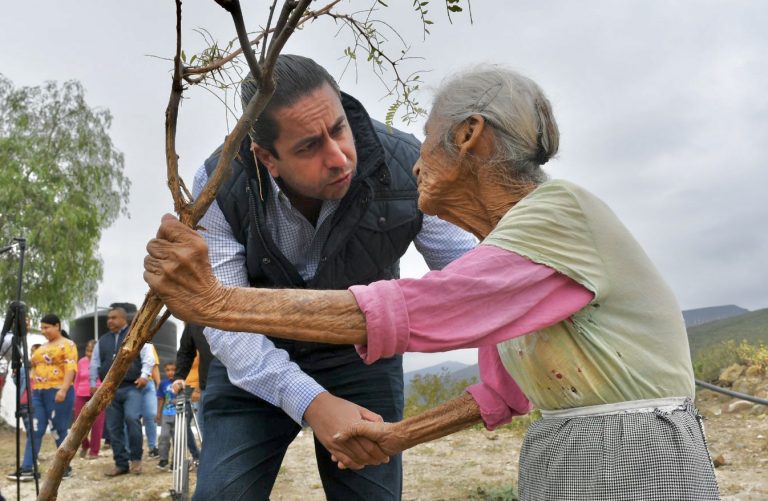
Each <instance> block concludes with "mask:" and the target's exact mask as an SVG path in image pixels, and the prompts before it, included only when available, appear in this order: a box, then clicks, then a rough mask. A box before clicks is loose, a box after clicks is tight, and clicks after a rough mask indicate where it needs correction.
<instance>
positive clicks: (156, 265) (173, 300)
mask: <svg viewBox="0 0 768 501" xmlns="http://www.w3.org/2000/svg"><path fill="white" fill-rule="evenodd" d="M147 252H148V255H147V256H146V257H145V258H144V281H146V282H147V284H149V286H150V287H151V288H152V291H153V292H154V293H155V294H157V295H158V296H159V297H160V299H162V300H163V302H164V303H165V305H166V306H167V307H168V309H169V310H171V312H172V313H173V315H174V316H175V317H176V318H178V319H180V320H184V321H187V322H193V323H199V324H206V319H210V318H212V317H215V315H216V313H218V312H219V311H221V307H220V304H221V302H222V301H224V300H225V296H226V288H225V287H224V286H223V285H221V283H220V282H219V281H218V280H216V277H215V276H214V275H213V270H212V269H211V265H210V263H209V262H208V245H207V244H206V243H205V240H204V239H203V237H201V236H200V235H199V234H198V233H197V232H196V231H195V230H193V229H191V228H189V227H188V226H186V225H184V224H182V223H181V222H180V221H179V220H178V219H176V218H175V217H173V216H171V215H170V214H166V215H164V216H163V219H162V223H161V224H160V228H159V229H158V230H157V238H153V239H152V240H150V241H149V243H148V244H147Z"/></svg>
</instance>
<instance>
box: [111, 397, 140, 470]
mask: <svg viewBox="0 0 768 501" xmlns="http://www.w3.org/2000/svg"><path fill="white" fill-rule="evenodd" d="M141 404H142V394H141V390H140V389H138V388H137V387H136V386H135V385H134V384H133V383H128V384H123V385H121V386H120V387H119V388H118V389H117V391H116V392H115V397H114V399H113V400H112V403H111V404H110V405H109V407H107V428H109V437H110V443H111V444H112V457H113V458H114V460H115V465H116V466H117V467H118V468H121V469H124V470H127V469H128V466H129V464H128V460H129V459H130V460H131V461H140V460H141V456H142V453H143V450H142V446H143V442H144V436H143V435H142V433H141ZM125 428H127V429H128V449H130V453H129V452H128V450H126V443H125V432H124V429H125Z"/></svg>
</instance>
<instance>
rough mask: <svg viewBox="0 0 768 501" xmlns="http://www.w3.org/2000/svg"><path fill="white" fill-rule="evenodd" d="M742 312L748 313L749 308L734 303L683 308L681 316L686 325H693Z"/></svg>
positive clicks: (735, 315)
mask: <svg viewBox="0 0 768 501" xmlns="http://www.w3.org/2000/svg"><path fill="white" fill-rule="evenodd" d="M744 313H749V310H746V309H744V308H742V307H740V306H736V305H734V304H728V305H724V306H710V307H709V308H696V309H693V310H685V311H683V318H684V319H685V326H686V327H695V326H697V325H701V324H705V323H707V322H714V321H716V320H724V319H726V318H731V317H737V316H739V315H743V314H744Z"/></svg>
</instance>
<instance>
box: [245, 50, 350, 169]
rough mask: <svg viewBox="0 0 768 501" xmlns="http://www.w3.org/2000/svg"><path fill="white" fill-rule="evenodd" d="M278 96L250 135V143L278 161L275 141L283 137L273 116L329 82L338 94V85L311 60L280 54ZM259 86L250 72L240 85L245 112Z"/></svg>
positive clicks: (275, 72)
mask: <svg viewBox="0 0 768 501" xmlns="http://www.w3.org/2000/svg"><path fill="white" fill-rule="evenodd" d="M274 77H275V93H274V94H273V95H272V99H270V101H269V103H267V106H266V108H264V111H262V113H261V115H259V118H258V119H257V120H256V122H254V124H253V127H251V130H250V132H249V134H250V136H251V140H252V141H254V142H255V143H256V144H258V145H259V146H261V147H262V148H264V149H265V150H267V151H269V152H270V153H271V154H272V155H274V157H275V158H279V157H278V155H277V151H275V140H276V139H277V137H278V136H279V135H280V131H279V130H278V127H277V123H276V122H275V120H274V118H273V116H272V114H273V112H274V111H275V110H277V109H279V108H283V107H285V106H291V105H292V104H294V103H295V102H296V101H298V100H299V99H301V98H302V97H304V96H306V95H307V94H309V93H310V92H312V91H314V90H317V89H319V88H320V87H322V85H323V84H325V83H327V84H328V85H330V86H331V88H332V89H333V90H334V91H336V92H337V93H339V84H337V83H336V80H334V79H333V77H332V76H331V75H330V74H329V73H328V71H326V69H325V68H323V67H322V66H320V65H319V64H317V63H316V62H315V61H313V60H312V59H309V58H308V57H303V56H297V55H295V54H280V55H279V56H278V57H277V62H276V63H275V70H274ZM257 90H258V85H257V83H256V80H254V79H253V77H252V76H251V74H250V73H248V75H247V76H246V77H245V79H244V80H243V82H242V83H241V84H240V97H241V99H242V102H243V110H245V108H246V106H248V103H249V102H250V101H251V98H252V97H253V96H254V94H256V91H257Z"/></svg>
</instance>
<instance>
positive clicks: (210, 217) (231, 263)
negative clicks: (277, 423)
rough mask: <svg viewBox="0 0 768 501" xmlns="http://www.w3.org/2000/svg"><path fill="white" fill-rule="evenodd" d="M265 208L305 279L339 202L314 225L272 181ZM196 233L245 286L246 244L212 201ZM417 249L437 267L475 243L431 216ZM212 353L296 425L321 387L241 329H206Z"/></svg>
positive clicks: (326, 206) (199, 180) (236, 283)
mask: <svg viewBox="0 0 768 501" xmlns="http://www.w3.org/2000/svg"><path fill="white" fill-rule="evenodd" d="M269 179H270V180H271V182H272V189H273V190H274V193H275V194H276V195H277V196H274V197H270V198H269V200H268V202H267V207H266V214H267V217H266V220H267V228H268V230H269V232H270V235H271V236H272V238H273V240H274V242H275V245H277V247H278V248H279V249H280V251H281V252H282V253H283V254H284V255H285V257H286V258H287V259H288V260H289V261H290V262H291V263H292V264H293V265H294V266H295V267H296V269H297V270H298V272H299V274H301V276H302V277H303V278H304V279H305V280H309V279H310V278H312V277H313V276H314V274H315V271H316V270H317V266H318V264H319V262H320V257H321V251H322V248H323V244H324V243H325V241H326V239H327V238H328V232H329V231H330V226H331V224H330V223H331V220H332V216H333V214H334V212H335V211H336V209H337V208H338V206H339V201H331V200H329V201H325V202H323V205H322V208H321V209H320V217H319V218H318V220H317V226H313V225H312V224H311V223H310V222H309V221H307V219H306V218H305V217H304V216H303V215H302V214H301V213H300V212H299V211H298V210H296V209H295V208H294V207H293V206H292V205H291V203H290V201H289V200H288V197H287V196H286V195H285V194H284V193H283V192H282V191H281V190H280V187H279V186H278V185H277V183H276V182H275V180H274V179H272V178H271V177H270V178H269ZM207 181H208V175H207V173H206V171H205V168H204V167H202V168H200V169H199V170H198V171H197V174H196V175H195V181H194V187H193V195H194V196H195V197H197V196H198V195H199V194H200V192H201V191H202V189H203V187H204V186H205V183H206V182H207ZM199 224H200V226H202V227H203V228H205V229H206V231H204V232H201V233H202V235H203V237H204V238H205V239H206V241H207V242H208V257H209V259H210V262H211V266H212V267H213V272H214V273H215V275H216V277H218V279H219V280H220V281H221V282H222V283H223V284H224V285H227V286H231V287H249V286H250V284H249V282H248V272H247V269H246V266H245V247H244V246H243V245H242V244H240V242H238V241H237V239H236V238H235V236H234V235H233V234H232V229H231V228H230V226H229V223H227V220H226V219H225V217H224V214H223V213H222V212H221V209H220V208H219V205H218V203H217V202H216V201H214V202H213V203H212V204H211V207H210V208H209V209H208V212H207V213H206V214H205V216H203V218H202V219H201V220H200V223H199ZM414 244H415V246H416V249H417V250H418V251H419V252H420V253H421V255H422V256H423V257H424V260H425V261H426V263H427V266H429V268H430V269H432V270H435V269H441V268H443V267H444V266H445V265H447V264H448V263H450V262H451V261H453V260H454V259H456V258H458V257H460V256H461V255H463V254H464V253H465V252H467V251H468V250H470V249H472V248H473V247H474V246H475V245H476V241H475V238H474V237H473V236H472V235H471V234H469V233H467V232H465V231H464V230H461V229H460V228H458V227H456V226H454V225H452V224H450V223H447V222H445V221H442V220H441V219H438V218H437V217H434V216H424V222H423V224H422V228H421V231H420V232H419V234H418V235H417V236H416V238H415V239H414ZM204 332H205V337H206V338H207V339H208V343H209V344H210V345H211V352H212V353H213V355H214V356H215V357H216V358H218V359H219V360H220V361H221V362H222V363H223V364H224V366H225V367H226V368H227V373H228V374H229V380H230V381H231V382H232V384H234V385H235V386H237V387H239V388H242V389H243V390H245V391H248V392H250V393H252V394H254V395H256V396H257V397H259V398H262V399H264V400H266V401H267V402H269V403H270V404H272V405H275V406H277V407H280V408H281V409H283V410H284V411H285V412H286V413H287V414H288V415H289V416H291V418H292V419H293V420H294V421H296V422H297V423H299V424H303V417H304V411H306V409H307V407H308V406H309V404H310V403H311V402H312V400H314V399H315V397H316V396H317V395H318V394H320V393H322V392H324V391H325V389H324V388H323V387H322V386H320V385H319V384H318V383H317V382H316V381H315V380H314V379H312V378H311V377H310V376H308V375H307V374H305V373H304V372H302V370H301V369H300V368H299V366H298V365H296V364H295V363H294V362H291V360H290V359H289V358H288V354H287V353H286V352H285V351H284V350H281V349H279V348H275V346H274V344H272V341H270V340H269V339H268V338H267V337H266V336H263V335H256V334H250V333H244V332H226V331H221V330H219V329H214V328H211V327H206V328H205V331H204Z"/></svg>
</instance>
